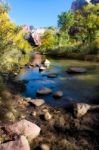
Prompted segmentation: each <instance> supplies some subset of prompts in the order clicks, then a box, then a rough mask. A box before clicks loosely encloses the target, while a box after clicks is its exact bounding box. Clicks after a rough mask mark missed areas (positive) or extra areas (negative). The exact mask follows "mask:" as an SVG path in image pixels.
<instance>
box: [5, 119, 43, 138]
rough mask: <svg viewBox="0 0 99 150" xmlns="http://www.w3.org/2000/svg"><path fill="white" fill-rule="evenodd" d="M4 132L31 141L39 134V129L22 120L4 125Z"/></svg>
mask: <svg viewBox="0 0 99 150" xmlns="http://www.w3.org/2000/svg"><path fill="white" fill-rule="evenodd" d="M5 130H6V131H8V133H9V134H18V135H24V136H26V137H27V138H28V139H29V140H30V141H31V140H33V139H34V138H36V137H37V136H38V135H39V134H40V130H41V129H40V128H39V127H38V126H37V125H36V124H34V123H32V122H29V121H27V120H25V119H24V120H21V121H19V122H16V123H13V124H11V125H6V126H5Z"/></svg>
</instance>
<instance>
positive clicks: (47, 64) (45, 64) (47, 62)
mask: <svg viewBox="0 0 99 150" xmlns="http://www.w3.org/2000/svg"><path fill="white" fill-rule="evenodd" d="M50 64H51V62H50V61H49V60H48V59H45V61H44V66H46V67H47V68H48V67H49V66H50Z"/></svg>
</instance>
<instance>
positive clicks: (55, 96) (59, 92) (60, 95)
mask: <svg viewBox="0 0 99 150" xmlns="http://www.w3.org/2000/svg"><path fill="white" fill-rule="evenodd" d="M62 96H63V92H62V91H57V92H55V93H54V94H53V97H54V98H56V99H57V98H61V97H62Z"/></svg>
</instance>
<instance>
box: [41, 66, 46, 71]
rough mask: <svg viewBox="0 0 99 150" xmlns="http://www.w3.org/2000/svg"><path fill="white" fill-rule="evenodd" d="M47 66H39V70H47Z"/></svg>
mask: <svg viewBox="0 0 99 150" xmlns="http://www.w3.org/2000/svg"><path fill="white" fill-rule="evenodd" d="M46 69H47V68H46V67H44V66H40V67H39V71H45V70H46Z"/></svg>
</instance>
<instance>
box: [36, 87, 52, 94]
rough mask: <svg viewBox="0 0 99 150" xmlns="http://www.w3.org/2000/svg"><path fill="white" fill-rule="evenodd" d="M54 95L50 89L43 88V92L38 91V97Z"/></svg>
mask: <svg viewBox="0 0 99 150" xmlns="http://www.w3.org/2000/svg"><path fill="white" fill-rule="evenodd" d="M50 93H52V90H51V89H49V88H42V89H41V90H38V91H37V94H38V95H46V94H50Z"/></svg>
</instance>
